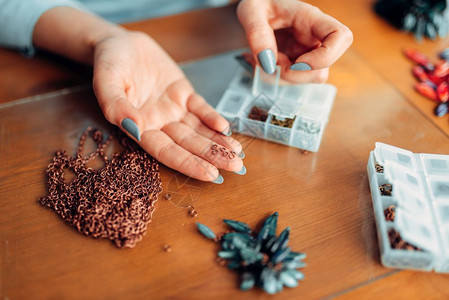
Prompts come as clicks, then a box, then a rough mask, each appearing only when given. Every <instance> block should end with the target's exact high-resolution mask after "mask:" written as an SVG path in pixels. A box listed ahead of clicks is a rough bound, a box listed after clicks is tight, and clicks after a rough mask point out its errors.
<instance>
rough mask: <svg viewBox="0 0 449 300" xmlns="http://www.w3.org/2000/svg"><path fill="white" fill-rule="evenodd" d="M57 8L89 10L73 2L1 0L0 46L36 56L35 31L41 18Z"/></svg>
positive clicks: (61, 0)
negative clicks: (45, 13) (67, 7)
mask: <svg viewBox="0 0 449 300" xmlns="http://www.w3.org/2000/svg"><path fill="white" fill-rule="evenodd" d="M56 6H69V7H74V8H77V9H81V10H85V11H87V9H86V8H85V7H84V6H83V5H81V4H80V3H79V2H77V1H73V0H0V46H3V47H9V48H16V49H19V50H21V51H22V52H23V53H24V54H25V55H26V56H32V55H33V54H34V47H33V31H34V26H35V25H36V22H37V20H38V19H39V17H40V16H41V15H42V14H43V13H44V12H46V11H47V10H49V9H51V8H53V7H56Z"/></svg>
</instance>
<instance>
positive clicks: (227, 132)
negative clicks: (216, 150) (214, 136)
mask: <svg viewBox="0 0 449 300" xmlns="http://www.w3.org/2000/svg"><path fill="white" fill-rule="evenodd" d="M220 133H221V134H222V135H225V136H231V134H232V131H231V128H229V129H227V130H225V131H222V132H220Z"/></svg>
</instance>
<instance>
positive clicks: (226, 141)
mask: <svg viewBox="0 0 449 300" xmlns="http://www.w3.org/2000/svg"><path fill="white" fill-rule="evenodd" d="M182 122H183V123H184V124H186V125H188V126H190V127H191V128H193V130H195V131H196V132H197V133H198V134H200V135H202V136H204V137H206V138H208V139H210V140H212V141H213V142H215V143H217V144H219V145H223V146H225V147H226V148H228V149H230V150H232V151H234V152H236V153H241V152H242V145H241V144H240V142H239V141H237V140H236V139H233V138H232V137H228V136H225V135H223V134H220V133H218V132H216V131H214V130H211V129H210V128H208V127H207V126H205V125H204V124H203V123H202V122H201V121H200V120H199V119H198V118H197V117H196V116H195V115H194V114H192V113H187V114H186V116H185V117H184V119H183V120H182Z"/></svg>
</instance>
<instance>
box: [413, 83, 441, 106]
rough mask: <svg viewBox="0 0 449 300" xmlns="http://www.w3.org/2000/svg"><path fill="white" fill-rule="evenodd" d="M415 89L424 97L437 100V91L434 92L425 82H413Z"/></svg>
mask: <svg viewBox="0 0 449 300" xmlns="http://www.w3.org/2000/svg"><path fill="white" fill-rule="evenodd" d="M415 90H416V91H417V92H418V93H420V94H421V95H423V96H424V97H426V98H428V99H430V100H433V101H438V98H437V93H436V92H435V90H434V89H433V88H432V87H431V86H430V85H428V84H427V83H424V82H417V83H416V84H415Z"/></svg>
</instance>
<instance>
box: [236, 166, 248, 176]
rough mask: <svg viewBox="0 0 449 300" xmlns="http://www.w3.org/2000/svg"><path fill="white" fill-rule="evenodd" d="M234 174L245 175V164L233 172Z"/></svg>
mask: <svg viewBox="0 0 449 300" xmlns="http://www.w3.org/2000/svg"><path fill="white" fill-rule="evenodd" d="M234 173H235V174H238V175H245V174H246V168H245V166H242V169H241V170H240V171H238V172H234Z"/></svg>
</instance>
